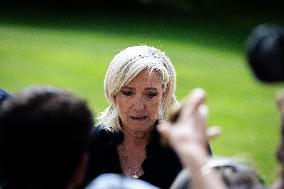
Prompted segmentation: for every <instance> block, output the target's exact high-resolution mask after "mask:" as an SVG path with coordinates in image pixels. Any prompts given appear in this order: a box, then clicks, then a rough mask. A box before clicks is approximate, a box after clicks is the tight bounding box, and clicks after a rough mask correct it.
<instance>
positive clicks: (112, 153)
mask: <svg viewBox="0 0 284 189" xmlns="http://www.w3.org/2000/svg"><path fill="white" fill-rule="evenodd" d="M90 137H91V143H90V147H89V155H90V159H89V165H88V166H87V173H86V178H85V182H84V185H87V184H88V183H89V182H90V181H92V180H93V179H94V178H95V177H97V176H98V175H100V174H102V173H121V174H122V170H121V167H120V163H119V156H118V153H117V150H116V146H117V144H119V143H121V142H122V140H123V134H122V133H118V134H113V133H110V132H107V131H106V130H104V129H103V127H102V126H97V127H96V128H94V130H93V131H92V132H91V135H90ZM146 154H147V159H146V160H145V161H144V162H143V164H142V168H143V171H144V174H143V175H142V176H141V177H140V179H142V180H145V181H147V182H149V183H151V184H153V185H155V186H158V187H160V188H164V189H167V188H169V186H170V185H171V183H172V182H173V181H174V179H175V177H176V176H177V174H178V173H179V172H180V170H181V169H182V165H181V162H180V161H179V158H178V156H177V155H176V153H175V152H174V151H173V150H172V149H171V148H170V147H168V146H163V145H161V144H160V135H159V133H158V132H157V130H156V129H154V131H153V134H152V138H151V141H150V143H149V144H148V145H147V147H146Z"/></svg>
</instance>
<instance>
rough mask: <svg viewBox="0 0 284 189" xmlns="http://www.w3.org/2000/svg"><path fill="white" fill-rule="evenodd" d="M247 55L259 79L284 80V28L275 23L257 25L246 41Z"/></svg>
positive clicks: (264, 80)
mask: <svg viewBox="0 0 284 189" xmlns="http://www.w3.org/2000/svg"><path fill="white" fill-rule="evenodd" d="M246 55H247V59H248V64H249V66H250V68H251V69H252V71H253V73H254V75H255V76H256V78H257V79H259V80H260V81H263V82H280V81H284V28H283V27H281V26H278V25H273V24H261V25H258V26H256V27H255V28H254V29H253V30H252V32H251V34H250V35H249V37H248V39H247V41H246Z"/></svg>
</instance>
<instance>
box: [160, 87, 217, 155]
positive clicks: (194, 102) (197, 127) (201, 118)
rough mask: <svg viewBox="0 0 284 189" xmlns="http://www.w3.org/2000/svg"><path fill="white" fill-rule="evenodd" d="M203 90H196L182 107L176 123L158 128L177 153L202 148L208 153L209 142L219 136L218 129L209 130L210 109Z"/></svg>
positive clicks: (168, 123)
mask: <svg viewBox="0 0 284 189" xmlns="http://www.w3.org/2000/svg"><path fill="white" fill-rule="evenodd" d="M205 99H206V95H205V91H204V90H203V89H199V88H198V89H194V90H193V92H192V93H191V95H189V97H188V98H187V100H186V102H185V104H184V105H183V106H182V109H181V112H180V115H179V117H178V118H177V120H176V122H174V123H170V122H163V123H161V124H160V125H159V126H158V130H159V132H160V133H161V134H162V135H163V136H164V137H165V138H166V139H167V140H168V141H169V143H170V144H171V145H172V146H173V148H174V149H175V150H177V151H183V150H184V149H183V148H187V150H188V149H189V148H190V147H192V148H194V149H195V148H196V147H197V148H201V149H204V151H206V148H207V144H208V140H209V139H211V138H213V137H214V136H216V135H218V134H219V132H220V130H219V129H217V128H211V129H207V128H206V125H207V118H208V108H207V106H206V105H205V104H204V103H205Z"/></svg>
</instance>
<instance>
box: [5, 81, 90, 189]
mask: <svg viewBox="0 0 284 189" xmlns="http://www.w3.org/2000/svg"><path fill="white" fill-rule="evenodd" d="M92 126H93V116H92V113H91V111H90V110H89V108H88V106H87V105H86V103H85V102H84V101H83V100H81V99H79V98H77V97H75V96H74V95H72V94H71V93H69V92H66V91H63V90H60V89H56V88H51V87H34V88H28V89H26V90H23V91H22V92H21V93H19V94H17V95H15V96H13V98H8V99H7V100H5V101H4V102H3V105H2V108H1V110H0V150H1V155H0V173H1V177H2V178H1V184H0V185H1V187H2V189H17V188H23V189H40V188H41V189H51V188H61V189H63V188H66V189H67V188H74V187H75V186H77V185H79V184H80V183H81V181H82V179H83V176H84V168H85V164H86V160H87V158H86V157H87V156H86V148H87V139H88V134H89V131H90V129H91V127H92Z"/></svg>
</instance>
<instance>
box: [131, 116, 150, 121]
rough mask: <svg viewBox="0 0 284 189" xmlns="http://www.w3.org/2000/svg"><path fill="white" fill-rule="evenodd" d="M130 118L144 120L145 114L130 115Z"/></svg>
mask: <svg viewBox="0 0 284 189" xmlns="http://www.w3.org/2000/svg"><path fill="white" fill-rule="evenodd" d="M130 117H131V119H134V120H138V121H140V120H145V119H146V118H147V116H130Z"/></svg>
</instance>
